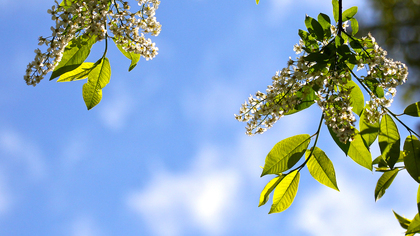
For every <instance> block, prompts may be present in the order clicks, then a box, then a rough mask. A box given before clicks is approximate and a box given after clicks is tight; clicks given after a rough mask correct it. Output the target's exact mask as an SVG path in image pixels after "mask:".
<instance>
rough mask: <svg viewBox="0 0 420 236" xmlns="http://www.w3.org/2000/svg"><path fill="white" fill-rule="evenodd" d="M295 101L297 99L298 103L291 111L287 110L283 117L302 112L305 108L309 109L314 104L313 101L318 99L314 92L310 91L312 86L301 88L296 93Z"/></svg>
mask: <svg viewBox="0 0 420 236" xmlns="http://www.w3.org/2000/svg"><path fill="white" fill-rule="evenodd" d="M295 95H296V99H299V101H300V102H299V103H298V104H297V105H296V106H295V107H294V108H293V109H291V110H289V111H288V112H287V113H285V114H284V115H291V114H294V113H296V112H299V111H303V110H305V109H306V108H309V107H310V106H312V105H313V104H314V103H315V100H317V99H318V96H316V95H315V91H314V90H313V89H312V86H310V85H307V86H303V88H301V89H300V90H299V91H298V92H296V94H295Z"/></svg>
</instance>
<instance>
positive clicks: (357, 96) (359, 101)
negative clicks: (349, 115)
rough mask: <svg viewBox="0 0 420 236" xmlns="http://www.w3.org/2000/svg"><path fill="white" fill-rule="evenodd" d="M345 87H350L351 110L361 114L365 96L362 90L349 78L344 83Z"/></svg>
mask: <svg viewBox="0 0 420 236" xmlns="http://www.w3.org/2000/svg"><path fill="white" fill-rule="evenodd" d="M345 87H346V88H348V89H351V92H350V103H351V106H352V107H353V109H352V110H353V112H354V113H356V114H357V115H358V116H361V114H362V112H363V108H364V105H365V98H364V96H363V92H362V90H361V89H360V87H359V85H357V84H356V83H355V82H354V81H353V80H349V81H348V82H347V84H346V85H345Z"/></svg>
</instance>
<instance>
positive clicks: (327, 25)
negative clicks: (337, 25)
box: [318, 13, 331, 31]
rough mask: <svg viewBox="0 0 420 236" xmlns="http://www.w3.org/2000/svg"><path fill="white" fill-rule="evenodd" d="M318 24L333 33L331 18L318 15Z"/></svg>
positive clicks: (321, 14)
mask: <svg viewBox="0 0 420 236" xmlns="http://www.w3.org/2000/svg"><path fill="white" fill-rule="evenodd" d="M318 22H319V24H320V25H321V26H322V28H323V29H324V31H325V30H329V31H331V20H330V17H329V16H328V15H326V14H324V13H319V15H318Z"/></svg>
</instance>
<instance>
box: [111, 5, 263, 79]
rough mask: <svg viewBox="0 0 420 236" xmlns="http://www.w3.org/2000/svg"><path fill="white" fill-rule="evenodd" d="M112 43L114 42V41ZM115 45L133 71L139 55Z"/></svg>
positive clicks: (129, 69)
mask: <svg viewBox="0 0 420 236" xmlns="http://www.w3.org/2000/svg"><path fill="white" fill-rule="evenodd" d="M257 4H258V3H257ZM114 42H115V40H114ZM115 45H116V46H117V48H118V49H119V50H120V52H122V54H124V56H125V57H127V58H128V59H130V60H131V64H130V67H129V68H128V71H131V70H132V69H134V67H136V65H137V63H138V62H139V60H140V54H137V53H133V52H127V51H126V50H124V49H123V46H121V45H120V44H117V43H116V42H115ZM124 46H126V45H124Z"/></svg>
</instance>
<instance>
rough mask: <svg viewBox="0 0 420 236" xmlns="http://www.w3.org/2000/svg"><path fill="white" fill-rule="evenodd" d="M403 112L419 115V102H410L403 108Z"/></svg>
mask: <svg viewBox="0 0 420 236" xmlns="http://www.w3.org/2000/svg"><path fill="white" fill-rule="evenodd" d="M404 114H406V115H409V116H415V117H419V116H420V102H416V103H413V104H410V105H409V106H408V107H406V108H405V109H404Z"/></svg>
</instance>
